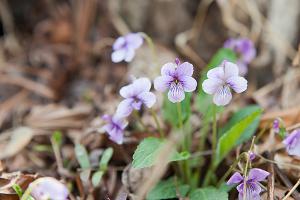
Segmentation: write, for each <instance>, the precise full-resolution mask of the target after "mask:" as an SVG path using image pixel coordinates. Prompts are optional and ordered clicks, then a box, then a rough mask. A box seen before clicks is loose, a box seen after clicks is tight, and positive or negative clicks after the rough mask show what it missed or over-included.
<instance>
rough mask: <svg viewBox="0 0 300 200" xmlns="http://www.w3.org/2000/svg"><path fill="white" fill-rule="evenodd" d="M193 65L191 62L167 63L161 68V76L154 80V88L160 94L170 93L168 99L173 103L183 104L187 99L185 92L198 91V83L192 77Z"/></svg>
mask: <svg viewBox="0 0 300 200" xmlns="http://www.w3.org/2000/svg"><path fill="white" fill-rule="evenodd" d="M193 71H194V68H193V65H192V64H191V63H189V62H184V63H182V64H181V63H180V61H179V59H178V58H177V59H176V60H175V63H171V62H170V63H166V64H165V65H163V66H162V68H161V76H159V77H157V78H156V79H155V80H154V88H155V89H156V90H158V91H160V92H165V91H166V90H169V92H168V99H169V100H170V101H171V102H173V103H176V102H181V101H183V100H184V98H185V92H193V91H194V90H196V87H197V81H196V80H195V79H194V78H193V77H192V75H193Z"/></svg>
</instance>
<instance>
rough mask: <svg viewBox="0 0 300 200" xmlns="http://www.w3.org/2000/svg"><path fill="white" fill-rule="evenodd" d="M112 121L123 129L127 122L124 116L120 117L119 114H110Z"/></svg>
mask: <svg viewBox="0 0 300 200" xmlns="http://www.w3.org/2000/svg"><path fill="white" fill-rule="evenodd" d="M112 122H113V123H114V124H115V125H117V126H118V127H119V128H121V129H125V128H126V126H127V125H128V122H127V121H126V120H125V119H124V117H121V116H119V115H114V116H112Z"/></svg>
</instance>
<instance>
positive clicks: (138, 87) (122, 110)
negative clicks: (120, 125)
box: [116, 78, 156, 117]
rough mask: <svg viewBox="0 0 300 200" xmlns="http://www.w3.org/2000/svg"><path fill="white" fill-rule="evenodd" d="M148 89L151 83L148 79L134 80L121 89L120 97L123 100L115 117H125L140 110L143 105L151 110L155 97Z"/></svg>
mask: <svg viewBox="0 0 300 200" xmlns="http://www.w3.org/2000/svg"><path fill="white" fill-rule="evenodd" d="M150 89H151V82H150V80H149V79H148V78H139V79H136V80H134V81H133V83H131V84H129V85H127V86H124V87H122V88H121V90H120V95H121V96H122V97H124V98H125V99H124V100H123V101H121V103H120V104H119V106H118V109H117V112H116V113H117V115H119V116H121V117H127V116H128V115H130V114H131V112H132V111H133V110H140V109H141V107H142V105H143V104H144V105H146V106H147V107H148V108H151V107H152V106H153V105H154V103H155V102H156V97H155V95H154V94H153V93H152V92H150Z"/></svg>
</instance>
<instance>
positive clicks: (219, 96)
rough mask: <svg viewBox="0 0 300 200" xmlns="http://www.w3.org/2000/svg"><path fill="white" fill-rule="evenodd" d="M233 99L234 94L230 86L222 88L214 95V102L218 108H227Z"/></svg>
mask: <svg viewBox="0 0 300 200" xmlns="http://www.w3.org/2000/svg"><path fill="white" fill-rule="evenodd" d="M231 99H232V94H231V91H230V88H229V87H228V86H221V87H219V88H218V90H217V92H216V93H215V94H214V97H213V102H214V103H215V104H216V105H217V106H225V105H227V104H229V102H230V100H231Z"/></svg>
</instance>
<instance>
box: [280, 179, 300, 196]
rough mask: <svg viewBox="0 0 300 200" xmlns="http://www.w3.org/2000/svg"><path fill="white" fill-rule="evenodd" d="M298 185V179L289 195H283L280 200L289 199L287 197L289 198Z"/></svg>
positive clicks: (299, 182)
mask: <svg viewBox="0 0 300 200" xmlns="http://www.w3.org/2000/svg"><path fill="white" fill-rule="evenodd" d="M299 185H300V179H299V180H298V181H297V183H296V184H295V185H294V187H293V188H292V189H291V190H290V191H289V193H287V195H285V197H283V199H282V200H287V199H288V198H289V196H291V194H292V193H293V192H294V191H295V190H296V189H297V187H298V186H299Z"/></svg>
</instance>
